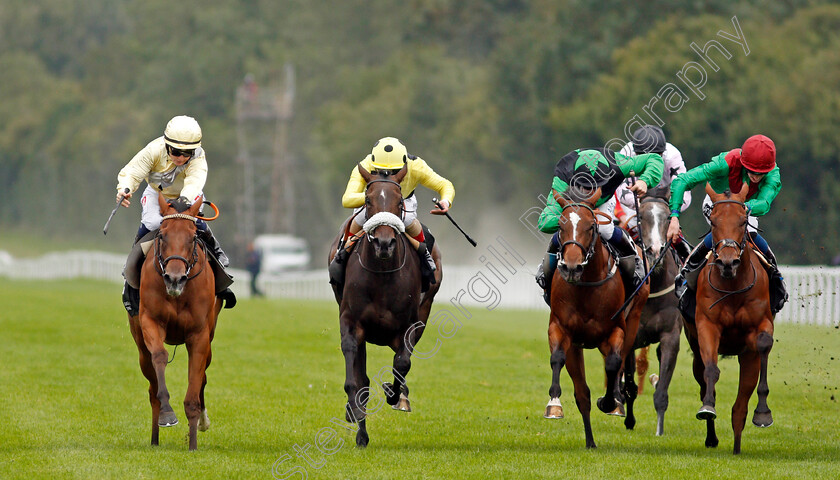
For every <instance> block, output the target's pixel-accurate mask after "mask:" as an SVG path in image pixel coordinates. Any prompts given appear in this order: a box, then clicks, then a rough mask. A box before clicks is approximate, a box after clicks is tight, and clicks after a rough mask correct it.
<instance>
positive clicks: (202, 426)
mask: <svg viewBox="0 0 840 480" xmlns="http://www.w3.org/2000/svg"><path fill="white" fill-rule="evenodd" d="M208 428H210V417H208V416H207V409H206V408H204V409H202V410H201V415H200V416H199V417H198V429H199V430H200V431H202V432H206V431H207V429H208Z"/></svg>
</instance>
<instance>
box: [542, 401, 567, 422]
mask: <svg viewBox="0 0 840 480" xmlns="http://www.w3.org/2000/svg"><path fill="white" fill-rule="evenodd" d="M543 418H563V405H562V404H561V403H560V398H558V397H554V398H552V399H550V400H549V401H548V404H547V405H546V406H545V414H544V415H543Z"/></svg>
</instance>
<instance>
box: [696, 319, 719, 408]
mask: <svg viewBox="0 0 840 480" xmlns="http://www.w3.org/2000/svg"><path fill="white" fill-rule="evenodd" d="M703 321H707V320H706V319H705V317H702V318H701V317H699V316H698V318H697V335H698V345H699V347H700V358H701V360H702V362H703V381H704V383H705V386H706V389H705V395H704V396H703V406H702V407H701V408H700V410H698V411H697V418H698V419H700V420H714V419H715V418H717V412H716V411H715V385H716V384H717V381H718V379H720V368H718V366H717V362H718V346H719V345H720V331H719V330H718V329H716V328H714V327H711V326H704V325H702V324H701V322H703Z"/></svg>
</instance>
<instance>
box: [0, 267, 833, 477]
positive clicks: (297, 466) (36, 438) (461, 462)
mask: <svg viewBox="0 0 840 480" xmlns="http://www.w3.org/2000/svg"><path fill="white" fill-rule="evenodd" d="M120 290H121V287H120V286H119V285H115V284H110V283H101V282H91V281H75V282H11V281H8V280H2V279H0V305H2V307H0V479H10V478H21V479H23V478H26V479H30V478H51V479H52V478H80V479H81V478H84V479H99V478H143V479H148V478H165V479H179V478H201V479H213V478H220V479H230V478H266V479H270V478H273V477H276V478H328V479H333V478H416V479H422V478H434V479H437V478H482V479H483V478H550V479H557V478H614V479H624V478H657V479H659V478H662V479H666V478H688V479H693V478H696V479H711V478H738V479H743V478H762V479H767V478H803V479H815V478H819V479H823V478H825V479H828V478H840V415H839V414H838V397H840V391H838V383H840V330H838V329H835V328H830V327H814V326H797V325H785V324H782V325H777V327H776V334H775V339H776V343H775V344H774V347H773V351H772V352H771V356H770V379H769V380H770V396H769V399H768V402H769V405H770V408H771V409H772V411H773V416H774V420H775V424H774V425H773V426H772V427H770V428H766V429H759V428H756V427H754V426H752V423H751V421H750V419H751V418H752V410H753V409H754V408H755V404H756V397H755V394H753V397H752V399H751V402H750V410H749V414H748V418H747V426H746V428H745V430H744V435H743V439H742V449H743V453H742V454H741V455H739V456H734V455H732V429H731V425H730V411H731V407H732V403H733V401H734V399H735V391H736V387H737V369H738V362H737V359H734V358H729V359H724V360H722V361H721V363H720V366H721V380H720V382H719V383H718V388H717V392H718V396H717V410H718V415H719V416H718V421H717V433H718V437H719V438H720V446H719V447H718V448H716V449H707V448H705V447H704V446H703V440H704V437H705V424H704V423H703V422H700V421H698V420H696V419H695V418H694V414H695V412H696V411H697V409H698V408H699V407H700V405H701V403H700V400H699V388H698V386H697V384H696V383H695V381H694V379H693V378H692V377H691V373H690V363H691V354H690V353H689V352H688V346H687V342H686V341H685V338H683V339H682V343H681V348H680V355H679V358H678V360H677V372H676V374H675V378H674V381H673V382H672V384H671V389H670V406H669V409H668V412H667V414H666V423H665V436H664V437H656V436H655V435H654V431H655V417H656V415H655V411H654V409H653V401H652V392H653V390H652V389H651V388H650V385H646V390H645V392H644V394H643V395H642V396H641V397H640V398H639V400H638V401H637V404H636V405H637V408H636V410H637V418H638V423H637V426H636V429H635V430H633V431H627V430H626V429H625V428H624V425H623V423H622V419H620V418H616V417H609V416H606V415H603V414H601V413H600V412H599V411H597V409H596V408H595V407H594V405H593V412H592V428H593V433H594V436H595V442H596V443H597V445H598V448H597V449H595V450H586V449H585V448H584V436H583V426H582V422H581V418H580V414H579V413H578V411H577V408H576V407H575V404H574V397H573V396H572V388H571V381H570V380H569V377H568V374H567V372H566V371H565V370H564V371H563V373H562V375H561V386H562V388H563V394H562V397H561V400H562V401H563V405H564V409H565V412H566V418H565V419H563V420H545V419H543V418H542V413H543V409H544V407H545V404H546V402H547V401H548V387H549V385H550V380H551V378H550V369H549V362H548V360H549V358H548V347H547V340H546V328H547V318H546V314H543V313H539V312H513V311H499V310H496V311H488V310H487V309H485V308H479V307H472V308H469V314H470V315H471V318H469V319H466V318H464V317H463V316H459V317H458V318H459V319H460V320H462V322H463V325H462V326H461V327H460V329H458V330H457V331H456V332H454V334H451V332H449V333H450V334H447V335H446V336H444V334H441V333H440V332H438V331H437V330H436V328H434V327H432V328H429V329H427V331H426V334H425V336H424V337H423V340H422V341H421V342H420V344H419V345H418V349H420V350H424V351H431V350H432V349H433V348H434V347H435V345H437V346H438V350H437V353H436V354H435V355H434V356H432V357H431V358H427V359H420V358H415V359H414V360H413V362H412V369H411V372H410V373H409V376H408V382H409V386H410V388H411V396H410V398H411V402H412V409H413V412H412V413H409V414H406V413H402V412H396V411H392V410H391V409H390V407H389V406H387V405H385V407H383V408H381V409H379V410H377V411H375V412H373V413H371V415H370V416H369V418H368V430H369V433H370V445H369V447H368V448H367V449H364V450H358V449H356V448H355V446H354V445H355V444H354V434H353V433H352V432H350V431H349V430H348V429H346V428H344V427H342V426H341V425H339V424H337V423H333V422H332V421H331V419H333V418H337V419H343V406H344V404H345V402H346V397H345V394H344V390H343V384H344V360H343V356H342V354H341V351H340V348H339V333H338V321H337V312H338V309H337V307H336V306H335V304H334V303H326V302H324V303H310V302H298V301H279V300H265V299H254V300H243V301H240V303H239V305H238V306H237V307H236V308H235V309H233V310H223V311H222V314H221V316H220V319H219V325H218V328H217V330H216V338H215V340H214V342H213V363H212V365H211V366H210V368H209V370H208V372H207V376H208V384H207V389H206V398H207V407H208V412H209V415H210V420H211V422H212V425H211V427H210V429H209V430H208V431H207V432H199V437H198V451H196V452H193V453H190V452H188V451H187V445H186V434H187V422H186V417H185V415H184V412H183V403H182V401H183V397H184V392H185V389H186V358H187V355H186V349H185V348H184V347H179V348H178V351H177V355H176V357H175V359H174V361H173V362H172V364H170V365H169V366H168V368H167V385H168V386H169V389H170V393H171V395H172V406H173V408H174V409H175V412H176V413H177V414H178V418H179V420H180V421H181V423H180V424H179V425H177V426H175V427H172V428H167V429H161V431H160V447H157V448H153V447H151V446H149V438H150V423H151V410H150V407H149V402H148V394H147V389H148V383H147V382H146V379H145V378H144V377H143V376H142V374H141V373H140V369H139V367H138V361H137V350H136V347H135V345H134V342H133V340H132V338H131V334H130V332H129V329H128V324H127V319H126V314H125V310H124V309H123V307H122V305H121V302H120ZM438 300H439V305H441V306H450V305H449V302H448V300H449V299H445V298H439V299H438ZM450 308H451V306H450ZM450 327H451V325H450ZM169 350H170V353H171V351H172V347H169ZM391 359H392V353H391V352H390V350H388V349H386V348H384V347H374V346H369V347H368V373H369V375H370V376H371V378H373V376H374V375H375V373H376V372H377V371H378V370H379V369H380V368H382V367H390V365H391ZM586 361H587V369H588V381H589V385H590V387H591V389H592V396H593V398H594V397H597V396H600V395H602V394H603V387H602V385H603V361H602V360H601V359H600V356H599V355H598V354H597V353H594V352H591V351H590V352H588V354H587V357H586ZM657 369H658V364H657V362H656V360H655V356H652V357H651V372H656V371H657ZM381 398H382V397H381V390H380V389H377V390H376V391H375V392H374V397H373V399H372V402H374V401H375V400H376V399H380V400H381ZM330 429H332V431H334V432H335V436H334V437H330V435H332V434H331V433H330V432H331V430H330ZM316 442H318V443H320V445H321V447H322V448H324V449H325V450H329V454H324V453H322V452H321V451H319V450H318V448H316V446H315V444H316ZM307 445H308V447H307Z"/></svg>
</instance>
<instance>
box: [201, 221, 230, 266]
mask: <svg viewBox="0 0 840 480" xmlns="http://www.w3.org/2000/svg"><path fill="white" fill-rule="evenodd" d="M198 231H199V232H200V236H201V239H202V240H203V241H204V243H205V244H206V245H207V248H209V249H210V250H212V251H213V256H215V257H216V260H218V261H219V263H220V264H221V265H222V266H223V267H225V268H227V267H228V266H229V265H230V260H228V256H227V255H225V252H223V251H222V246H221V245H219V241H218V240H216V237H215V236H213V232H212V231H211V230H210V227H209V226H207V227H206V228H205V229H200V228H199V229H198Z"/></svg>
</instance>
